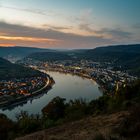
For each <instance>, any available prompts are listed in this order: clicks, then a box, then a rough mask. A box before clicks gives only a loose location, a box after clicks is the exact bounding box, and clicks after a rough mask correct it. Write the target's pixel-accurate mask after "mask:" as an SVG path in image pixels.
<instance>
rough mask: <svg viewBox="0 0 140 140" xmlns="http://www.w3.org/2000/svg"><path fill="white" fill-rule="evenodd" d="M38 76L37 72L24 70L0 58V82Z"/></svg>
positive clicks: (28, 69)
mask: <svg viewBox="0 0 140 140" xmlns="http://www.w3.org/2000/svg"><path fill="white" fill-rule="evenodd" d="M39 74H40V72H39V71H36V70H33V69H30V68H26V67H23V66H21V65H17V64H12V63H11V62H9V61H8V60H5V59H3V58H0V80H5V79H11V78H23V77H32V76H35V75H39Z"/></svg>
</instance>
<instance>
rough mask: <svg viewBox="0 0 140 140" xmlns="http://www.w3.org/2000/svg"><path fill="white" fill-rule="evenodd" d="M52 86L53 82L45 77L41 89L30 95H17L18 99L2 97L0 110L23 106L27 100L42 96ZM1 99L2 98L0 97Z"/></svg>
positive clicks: (8, 96) (50, 78)
mask: <svg viewBox="0 0 140 140" xmlns="http://www.w3.org/2000/svg"><path fill="white" fill-rule="evenodd" d="M53 84H54V80H53V78H52V77H50V76H49V75H47V77H46V84H45V85H44V86H43V87H41V88H40V89H38V90H36V91H34V92H32V93H30V94H27V95H26V94H25V95H19V96H18V97H12V96H10V95H6V96H4V97H3V100H2V102H1V103H0V108H1V109H2V110H5V109H7V108H9V107H10V108H14V107H15V106H18V105H21V104H22V105H23V104H26V103H27V101H28V100H31V99H33V98H34V97H37V96H40V95H42V94H43V93H44V92H48V91H49V90H50V89H51V88H52V86H53ZM1 99H2V97H1Z"/></svg>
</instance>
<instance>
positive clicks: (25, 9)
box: [0, 5, 48, 16]
mask: <svg viewBox="0 0 140 140" xmlns="http://www.w3.org/2000/svg"><path fill="white" fill-rule="evenodd" d="M0 8H6V9H12V10H17V11H24V12H29V13H33V14H39V15H43V16H46V15H48V14H46V12H45V11H43V10H40V9H33V8H32V9H28V8H17V7H11V6H3V5H0Z"/></svg>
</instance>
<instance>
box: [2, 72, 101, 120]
mask: <svg viewBox="0 0 140 140" xmlns="http://www.w3.org/2000/svg"><path fill="white" fill-rule="evenodd" d="M47 73H48V74H49V75H50V76H51V77H53V79H54V81H55V84H54V85H53V87H52V89H51V90H49V91H48V92H47V93H46V94H43V95H42V96H40V97H36V98H33V99H32V100H29V101H26V102H25V103H23V104H22V105H20V106H16V107H11V108H8V109H6V110H1V109H0V113H3V114H6V115H7V117H9V118H10V119H12V120H15V119H16V118H15V115H16V114H19V113H20V112H21V111H27V112H28V113H29V114H38V113H41V109H42V108H43V107H44V106H46V105H47V104H48V103H49V102H50V101H51V100H52V99H53V98H54V97H56V96H59V97H62V98H66V99H67V101H68V100H70V99H80V98H83V99H86V100H87V101H90V100H92V99H97V98H98V97H100V96H101V95H102V92H101V91H100V90H99V88H98V87H99V85H98V84H97V83H96V82H95V81H93V80H90V79H86V78H82V77H79V76H76V75H71V74H64V73H59V72H47Z"/></svg>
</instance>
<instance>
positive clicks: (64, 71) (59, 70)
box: [44, 69, 108, 94]
mask: <svg viewBox="0 0 140 140" xmlns="http://www.w3.org/2000/svg"><path fill="white" fill-rule="evenodd" d="M44 71H46V72H47V71H49V72H51V71H52V72H59V73H64V74H71V75H76V76H79V77H82V78H86V79H89V80H92V81H94V82H96V83H97V84H98V85H99V87H98V88H99V89H100V90H101V92H102V93H103V94H105V93H107V92H108V91H107V89H106V88H105V87H104V86H103V85H102V84H101V83H100V81H99V80H98V79H96V78H93V77H91V76H90V75H88V74H83V73H80V72H74V71H66V70H62V69H57V70H56V69H47V70H44Z"/></svg>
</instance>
